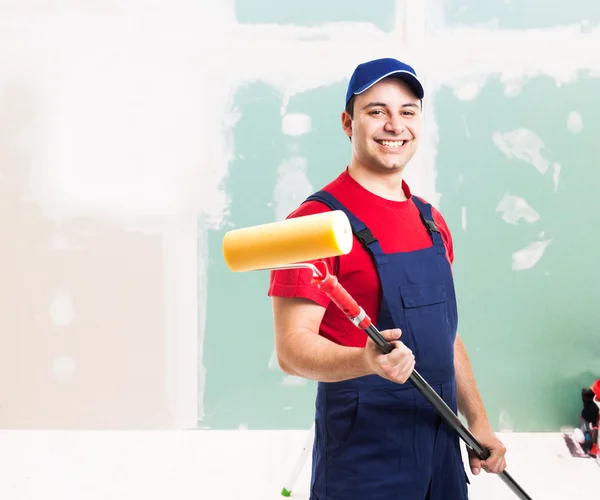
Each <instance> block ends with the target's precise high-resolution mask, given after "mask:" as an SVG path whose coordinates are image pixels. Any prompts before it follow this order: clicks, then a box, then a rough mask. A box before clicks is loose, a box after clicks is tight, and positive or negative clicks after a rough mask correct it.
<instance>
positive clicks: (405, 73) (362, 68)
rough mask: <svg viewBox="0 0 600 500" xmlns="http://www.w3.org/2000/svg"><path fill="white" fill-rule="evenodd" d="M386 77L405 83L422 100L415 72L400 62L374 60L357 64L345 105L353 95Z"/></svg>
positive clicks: (421, 91)
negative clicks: (392, 77)
mask: <svg viewBox="0 0 600 500" xmlns="http://www.w3.org/2000/svg"><path fill="white" fill-rule="evenodd" d="M388 76H394V77H396V78H399V79H401V80H403V81H405V82H406V83H407V84H408V85H409V86H410V88H411V89H412V91H413V92H414V93H415V95H416V96H417V97H418V98H419V99H423V96H424V95H425V91H424V90H423V85H422V84H421V82H420V81H419V79H418V78H417V73H416V71H415V70H414V69H413V68H412V67H411V66H409V65H408V64H405V63H403V62H401V61H398V60H397V59H392V58H383V59H375V60H373V61H368V62H365V63H362V64H359V65H358V66H357V67H356V69H355V70H354V73H352V77H351V78H350V82H349V83H348V90H347V92H346V104H348V101H349V100H350V98H351V97H352V96H353V95H355V94H360V93H361V92H364V91H365V90H367V89H369V88H371V87H372V86H373V85H375V84H376V83H377V82H378V81H380V80H383V79H384V78H386V77H388Z"/></svg>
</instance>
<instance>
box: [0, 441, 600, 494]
mask: <svg viewBox="0 0 600 500" xmlns="http://www.w3.org/2000/svg"><path fill="white" fill-rule="evenodd" d="M307 433H308V431H291V432H290V431H243V430H242V431H149V432H147V431H141V432H128V431H120V432H109V431H98V432H88V431H64V432H63V431H0V499H2V500H37V499H44V500H46V499H56V500H117V499H118V500H121V499H123V500H159V499H160V500H204V499H206V500H209V499H210V500H229V499H231V500H234V499H237V500H259V499H260V500H276V499H277V500H282V499H283V498H284V497H282V496H281V495H280V491H281V488H282V486H283V485H284V483H285V481H286V479H287V477H288V476H289V474H290V472H291V471H292V469H293V467H294V465H295V463H296V462H297V459H298V456H299V454H300V450H301V449H302V446H303V444H304V441H305V439H306V436H307ZM499 436H500V437H501V439H502V440H503V441H504V442H505V444H506V445H507V448H508V455H507V458H508V469H507V470H508V471H509V473H510V474H511V475H512V476H513V478H514V479H515V480H516V481H517V482H518V483H519V484H521V485H522V486H523V487H524V488H525V489H526V491H527V492H528V493H529V494H530V496H531V497H532V499H533V500H559V499H560V500H578V499H589V500H592V499H596V498H600V486H599V485H600V465H599V463H598V462H596V460H593V459H584V458H579V459H577V458H572V457H571V455H570V453H569V452H568V450H567V448H566V446H565V444H564V442H563V439H562V436H561V435H560V434H500V435H499ZM467 470H468V469H467ZM309 477H310V458H309V461H307V462H306V465H305V467H304V468H303V470H302V473H301V475H300V477H299V479H298V481H297V482H296V484H295V488H294V490H293V492H292V493H293V494H292V498H294V499H298V500H306V499H307V498H308V481H309ZM470 498H471V499H473V500H477V499H482V500H483V499H486V500H496V499H497V500H501V499H507V500H509V499H514V498H515V496H514V495H513V494H512V493H511V492H510V491H509V490H508V488H507V487H506V486H505V485H504V483H503V482H502V481H501V480H500V479H499V478H498V477H497V476H493V475H487V474H485V473H484V474H483V475H480V476H479V477H471V495H470ZM365 500H368V499H365Z"/></svg>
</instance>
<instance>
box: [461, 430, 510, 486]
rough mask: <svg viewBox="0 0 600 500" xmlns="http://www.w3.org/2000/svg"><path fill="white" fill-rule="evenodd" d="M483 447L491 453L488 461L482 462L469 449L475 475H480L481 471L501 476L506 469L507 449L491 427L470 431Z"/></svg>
mask: <svg viewBox="0 0 600 500" xmlns="http://www.w3.org/2000/svg"><path fill="white" fill-rule="evenodd" d="M469 430H470V431H471V433H472V434H473V436H475V438H476V439H477V441H479V443H481V446H483V447H484V448H487V449H488V450H489V451H490V456H489V457H488V459H487V460H480V459H479V458H478V457H477V454H476V453H475V452H474V451H473V450H471V449H470V448H469V464H470V466H471V472H472V473H473V475H475V476H476V475H477V474H479V472H480V471H481V469H483V470H484V471H486V472H489V473H490V474H500V473H501V472H502V471H504V469H505V468H506V458H505V455H506V448H505V447H504V445H503V444H502V442H501V441H500V440H499V439H498V438H497V437H496V435H495V434H494V432H493V431H492V430H491V429H490V428H489V427H482V428H477V427H475V428H472V429H469Z"/></svg>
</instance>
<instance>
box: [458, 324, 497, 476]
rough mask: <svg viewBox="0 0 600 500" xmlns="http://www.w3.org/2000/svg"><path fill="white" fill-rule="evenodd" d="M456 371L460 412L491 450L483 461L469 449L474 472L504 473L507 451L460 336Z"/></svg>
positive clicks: (475, 433)
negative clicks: (495, 428)
mask: <svg viewBox="0 0 600 500" xmlns="http://www.w3.org/2000/svg"><path fill="white" fill-rule="evenodd" d="M454 368H455V371H456V400H457V403H458V411H459V412H460V413H462V414H463V415H464V416H465V418H466V420H467V425H468V427H469V430H470V431H471V432H472V433H473V435H474V436H475V437H476V438H477V440H478V441H479V442H480V443H481V445H482V446H483V447H484V448H487V449H488V450H490V456H489V458H488V459H487V460H485V461H481V460H479V459H478V458H477V457H476V455H475V454H474V453H473V452H472V450H469V458H470V464H471V471H472V472H473V474H475V475H477V474H479V470H480V468H483V469H484V470H485V471H487V472H491V473H500V472H502V471H503V470H504V468H505V467H506V460H505V458H504V455H505V454H506V448H505V447H504V445H503V444H502V443H501V442H500V441H499V440H498V439H497V438H496V436H495V434H494V431H493V430H492V426H491V425H490V422H489V420H488V417H487V415H486V412H485V408H484V406H483V401H482V400H481V395H480V394H479V389H478V388H477V384H476V382H475V376H474V374H473V369H472V367H471V361H470V360H469V356H468V355H467V350H466V349H465V346H464V344H463V342H462V340H461V338H460V336H459V335H456V340H455V342H454Z"/></svg>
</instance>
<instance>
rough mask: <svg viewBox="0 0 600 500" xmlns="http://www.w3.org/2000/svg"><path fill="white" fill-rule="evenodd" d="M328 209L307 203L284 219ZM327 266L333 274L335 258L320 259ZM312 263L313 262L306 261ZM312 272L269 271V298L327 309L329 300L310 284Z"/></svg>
mask: <svg viewBox="0 0 600 500" xmlns="http://www.w3.org/2000/svg"><path fill="white" fill-rule="evenodd" d="M329 211H330V209H329V207H327V206H326V205H324V204H323V203H320V202H318V201H309V202H306V203H303V204H302V205H301V206H300V207H299V208H297V209H296V210H295V211H294V212H292V213H291V214H290V215H289V216H288V217H286V219H290V218H293V217H302V216H306V215H314V214H317V213H322V212H329ZM320 260H322V261H324V262H325V263H326V264H327V268H328V269H329V272H330V273H332V274H335V273H336V271H337V262H338V258H337V257H330V258H326V259H320ZM306 262H309V263H310V262H314V261H306ZM311 281H312V271H311V270H310V269H282V270H276V271H271V273H270V278H269V290H268V296H269V297H285V298H304V299H309V300H312V301H313V302H315V303H317V304H319V305H321V306H323V307H327V306H328V304H329V302H330V299H329V297H327V295H326V294H324V293H323V292H321V291H320V290H319V289H318V288H317V286H316V285H313V284H312V283H311Z"/></svg>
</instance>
